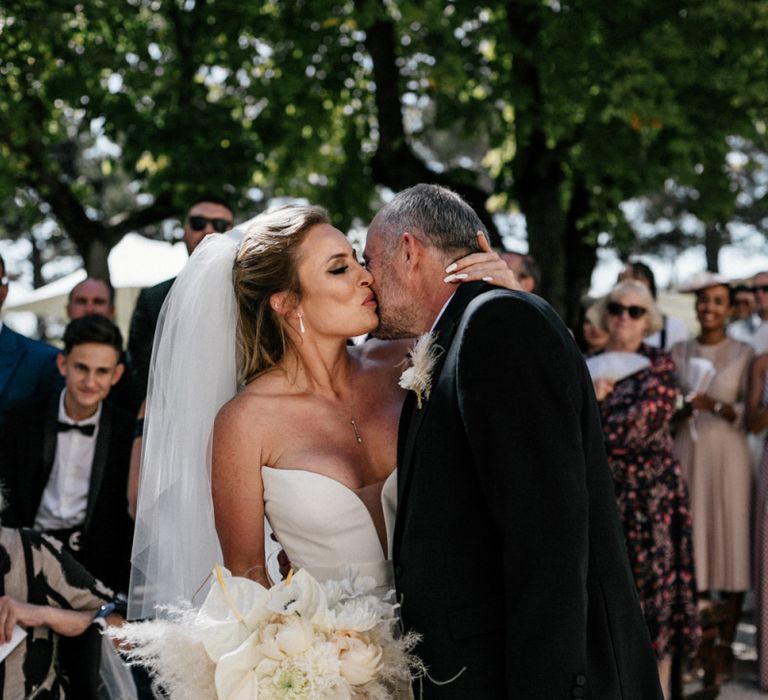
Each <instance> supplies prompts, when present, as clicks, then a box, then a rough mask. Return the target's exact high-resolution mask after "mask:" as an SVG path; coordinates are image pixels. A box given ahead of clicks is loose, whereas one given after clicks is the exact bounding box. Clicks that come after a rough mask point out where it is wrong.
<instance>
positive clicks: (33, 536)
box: [0, 527, 113, 700]
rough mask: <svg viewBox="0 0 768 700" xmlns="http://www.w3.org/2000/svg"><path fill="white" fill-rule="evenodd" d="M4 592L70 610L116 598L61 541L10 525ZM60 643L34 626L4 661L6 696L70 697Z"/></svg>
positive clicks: (4, 533) (2, 535)
mask: <svg viewBox="0 0 768 700" xmlns="http://www.w3.org/2000/svg"><path fill="white" fill-rule="evenodd" d="M0 595H7V596H11V597H12V598H15V599H16V600H19V601H21V602H24V603H32V604H34V605H50V606H52V607H57V608H64V609H70V610H96V609H98V608H99V607H100V606H101V605H103V604H104V603H105V602H108V601H110V600H111V599H112V598H113V593H112V591H110V590H109V589H108V588H107V587H106V586H104V584H102V583H101V582H100V581H97V580H96V579H95V578H93V576H91V574H89V573H88V572H87V571H86V570H85V569H84V568H83V567H82V566H81V565H80V564H79V563H78V562H76V561H75V560H74V559H73V558H72V556H71V555H70V554H68V553H67V552H63V551H62V549H61V544H60V543H59V542H57V541H56V540H54V539H51V538H49V537H46V536H45V535H42V534H41V533H39V532H36V531H34V530H26V529H20V530H17V529H11V528H5V527H0ZM57 644H58V635H57V634H56V633H55V632H53V630H51V629H50V628H48V627H36V628H30V629H28V631H27V638H26V640H24V641H23V642H22V643H21V644H19V646H17V647H16V648H15V649H14V650H13V651H12V652H11V653H10V654H9V655H8V656H7V657H6V658H5V660H4V661H3V662H2V663H0V688H1V689H2V698H3V700H19V699H20V698H36V699H37V698H39V699H40V700H43V699H45V700H49V699H59V698H64V697H66V695H65V692H64V688H63V687H62V682H61V678H60V677H59V675H58V673H57V669H56V651H57Z"/></svg>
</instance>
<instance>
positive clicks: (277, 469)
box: [261, 464, 397, 496]
mask: <svg viewBox="0 0 768 700" xmlns="http://www.w3.org/2000/svg"><path fill="white" fill-rule="evenodd" d="M261 468H262V469H269V470H271V471H273V472H299V473H300V474H312V475H314V476H319V477H320V478H321V479H326V480H327V481H332V482H334V483H335V484H338V485H339V486H341V488H343V489H346V490H347V491H350V492H352V493H354V494H355V496H357V492H358V491H361V490H362V489H365V488H369V487H371V486H376V485H377V484H381V490H382V492H383V491H384V488H385V487H386V485H387V482H388V481H389V480H390V479H391V478H392V477H393V476H396V475H397V469H393V470H392V471H391V472H390V473H389V476H388V477H387V478H386V479H384V481H375V482H373V483H372V484H366V485H365V486H361V487H360V488H359V489H353V488H350V487H349V486H347V485H346V484H345V483H343V482H341V481H339V480H338V479H335V478H334V477H332V476H328V475H327V474H321V473H320V472H313V471H312V470H311V469H299V468H298V467H296V468H294V467H270V466H269V465H268V464H262V465H261Z"/></svg>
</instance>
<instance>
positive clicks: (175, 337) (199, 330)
mask: <svg viewBox="0 0 768 700" xmlns="http://www.w3.org/2000/svg"><path fill="white" fill-rule="evenodd" d="M243 226H247V223H246V224H245V225H243ZM242 236H243V229H242V228H241V229H233V230H232V231H229V232H227V233H226V234H222V235H213V236H206V238H205V239H204V240H203V241H202V242H201V243H200V245H199V246H198V247H197V248H196V249H195V251H194V253H193V255H192V256H191V257H190V259H189V261H188V262H187V264H186V265H185V267H184V269H183V270H182V271H181V273H180V274H179V276H178V277H177V278H176V282H175V283H174V285H173V287H171V291H170V293H169V294H168V297H167V299H166V301H165V304H164V305H163V308H162V311H161V312H160V318H159V321H158V325H157V331H156V333H155V341H154V347H153V350H152V363H151V366H150V372H149V387H148V392H147V413H146V418H145V422H144V445H143V450H142V458H141V477H140V482H139V500H138V505H137V512H136V530H135V534H134V541H133V555H132V557H131V563H132V570H131V586H130V595H129V603H128V616H129V618H131V619H136V618H145V617H155V616H156V615H157V614H158V613H157V611H156V609H155V608H156V606H157V605H167V604H169V603H177V602H179V600H185V601H192V602H193V603H194V602H200V601H201V600H202V597H204V596H205V593H206V592H207V586H205V585H204V584H205V582H206V579H207V577H208V576H209V574H210V572H211V569H212V567H213V565H214V564H215V563H216V562H221V561H222V555H221V548H220V547H219V541H218V538H217V536H216V529H215V526H214V520H213V503H212V500H211V479H210V461H211V460H210V454H211V436H212V431H213V421H214V418H215V417H216V414H217V413H218V411H219V409H220V408H221V406H222V405H223V404H224V403H226V402H227V401H228V400H229V399H231V398H232V397H233V396H234V395H235V393H236V392H237V347H236V326H237V312H236V306H235V295H234V290H233V287H232V266H233V262H234V259H235V254H236V252H237V249H238V246H239V243H240V240H241V239H242ZM198 592H201V593H202V596H200V595H198V596H197V598H196V597H195V596H196V594H198Z"/></svg>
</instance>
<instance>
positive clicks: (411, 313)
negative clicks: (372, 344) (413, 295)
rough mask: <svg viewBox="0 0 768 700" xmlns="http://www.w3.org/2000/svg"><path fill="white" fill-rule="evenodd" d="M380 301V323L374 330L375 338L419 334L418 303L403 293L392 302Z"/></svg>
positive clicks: (381, 338)
mask: <svg viewBox="0 0 768 700" xmlns="http://www.w3.org/2000/svg"><path fill="white" fill-rule="evenodd" d="M382 296H386V295H377V299H378V301H379V325H378V326H377V327H376V329H375V330H374V331H373V332H372V335H373V337H374V338H379V339H380V340H398V339H400V338H413V337H415V336H417V335H418V330H417V329H418V327H419V313H418V310H417V306H416V304H415V303H414V302H413V301H412V300H411V299H409V298H407V297H406V296H405V295H404V294H402V293H397V297H396V298H395V299H394V300H392V302H390V303H386V302H385V303H382Z"/></svg>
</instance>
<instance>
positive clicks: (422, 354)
mask: <svg viewBox="0 0 768 700" xmlns="http://www.w3.org/2000/svg"><path fill="white" fill-rule="evenodd" d="M442 352H443V349H442V348H441V347H440V346H439V345H437V344H436V343H435V336H434V335H433V334H432V333H425V334H424V335H421V336H419V339H418V340H417V341H416V345H414V346H413V349H412V350H410V351H409V352H408V357H407V359H406V360H404V362H408V361H410V367H408V368H406V369H405V370H404V371H403V373H402V374H401V375H400V381H399V382H398V383H399V384H400V386H401V387H403V389H408V390H409V391H413V392H414V393H415V394H416V406H417V407H418V408H421V407H422V405H423V403H424V401H426V400H427V399H428V398H429V394H430V392H431V391H432V368H433V367H434V365H435V360H436V359H437V358H438V357H440V353H442Z"/></svg>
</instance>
